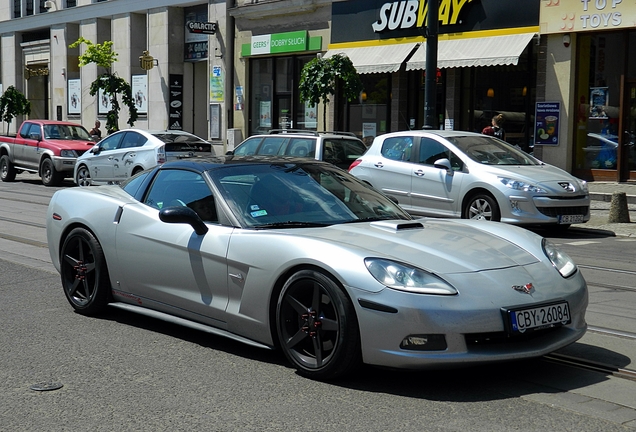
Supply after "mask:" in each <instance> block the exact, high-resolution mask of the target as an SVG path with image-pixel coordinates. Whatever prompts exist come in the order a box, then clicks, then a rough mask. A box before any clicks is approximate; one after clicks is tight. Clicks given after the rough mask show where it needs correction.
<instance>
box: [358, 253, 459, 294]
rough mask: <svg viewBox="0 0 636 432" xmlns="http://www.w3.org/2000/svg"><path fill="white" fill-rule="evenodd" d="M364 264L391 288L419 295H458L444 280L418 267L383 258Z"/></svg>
mask: <svg viewBox="0 0 636 432" xmlns="http://www.w3.org/2000/svg"><path fill="white" fill-rule="evenodd" d="M364 263H365V264H366V266H367V269H368V270H369V273H371V275H372V276H373V277H374V278H375V279H376V280H377V281H378V282H380V283H381V284H383V285H385V286H387V287H389V288H393V289H396V290H400V291H408V292H412V293H417V294H438V295H455V294H457V290H456V289H455V288H453V287H452V286H450V285H449V284H448V283H447V282H446V281H444V280H443V279H441V278H439V277H437V276H435V275H434V274H431V273H429V272H426V271H424V270H421V269H418V268H416V267H412V266H410V265H407V264H402V263H399V262H396V261H391V260H387V259H382V258H367V259H365V260H364Z"/></svg>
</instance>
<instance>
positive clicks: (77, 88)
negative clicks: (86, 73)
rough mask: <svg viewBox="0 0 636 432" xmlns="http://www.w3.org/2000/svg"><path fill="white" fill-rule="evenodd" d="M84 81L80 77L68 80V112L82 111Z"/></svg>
mask: <svg viewBox="0 0 636 432" xmlns="http://www.w3.org/2000/svg"><path fill="white" fill-rule="evenodd" d="M81 83H82V81H81V80H80V79H70V80H68V93H67V95H68V114H69V115H72V114H81V113H82V84H81Z"/></svg>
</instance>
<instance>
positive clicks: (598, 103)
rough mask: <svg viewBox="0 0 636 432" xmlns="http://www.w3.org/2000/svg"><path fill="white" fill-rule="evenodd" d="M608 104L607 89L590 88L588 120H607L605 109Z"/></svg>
mask: <svg viewBox="0 0 636 432" xmlns="http://www.w3.org/2000/svg"><path fill="white" fill-rule="evenodd" d="M608 104H609V91H608V88H607V87H591V88H590V118H591V119H596V120H605V119H607V113H606V112H605V107H606V106H607V105H608Z"/></svg>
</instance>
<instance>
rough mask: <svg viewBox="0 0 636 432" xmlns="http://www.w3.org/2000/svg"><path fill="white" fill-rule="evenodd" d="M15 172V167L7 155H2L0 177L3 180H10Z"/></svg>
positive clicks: (13, 177)
mask: <svg viewBox="0 0 636 432" xmlns="http://www.w3.org/2000/svg"><path fill="white" fill-rule="evenodd" d="M16 174H17V172H16V170H15V167H14V166H13V164H12V163H11V160H9V156H7V155H4V156H2V158H0V178H1V179H2V181H3V182H12V181H13V180H15V175H16Z"/></svg>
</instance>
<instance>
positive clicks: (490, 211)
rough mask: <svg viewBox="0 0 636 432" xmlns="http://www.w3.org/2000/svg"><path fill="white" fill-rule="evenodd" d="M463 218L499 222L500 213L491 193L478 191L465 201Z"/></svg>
mask: <svg viewBox="0 0 636 432" xmlns="http://www.w3.org/2000/svg"><path fill="white" fill-rule="evenodd" d="M463 218H464V219H475V220H487V221H493V222H499V221H500V220H501V213H500V211H499V206H498V205H497V201H496V200H495V199H494V198H493V197H492V196H491V195H488V194H486V193H479V194H476V195H473V196H472V197H471V198H470V199H469V200H468V202H467V203H466V207H465V208H464V214H463Z"/></svg>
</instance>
